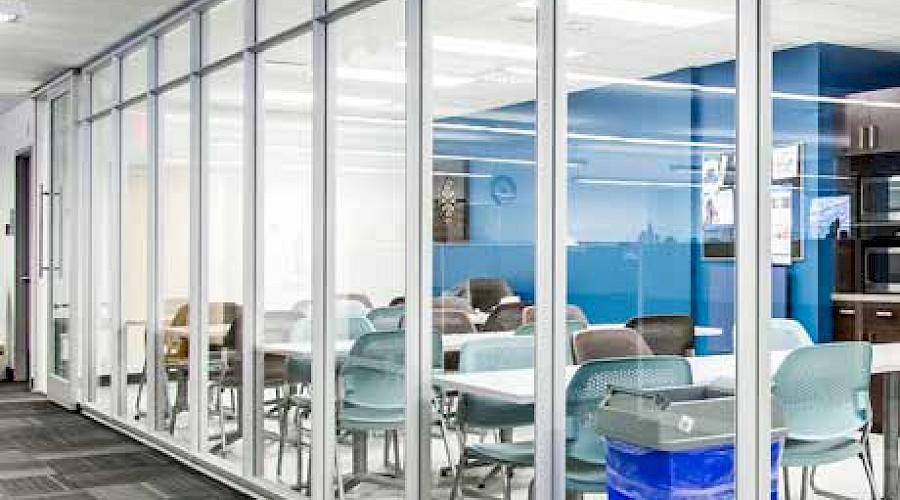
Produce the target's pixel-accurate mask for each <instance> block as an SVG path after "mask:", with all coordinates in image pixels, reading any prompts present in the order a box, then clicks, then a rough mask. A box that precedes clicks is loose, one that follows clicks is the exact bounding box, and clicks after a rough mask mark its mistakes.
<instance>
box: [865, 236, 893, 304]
mask: <svg viewBox="0 0 900 500" xmlns="http://www.w3.org/2000/svg"><path fill="white" fill-rule="evenodd" d="M865 279H866V283H865V287H866V290H865V291H866V292H874V293H900V246H881V247H874V246H873V247H867V248H866V250H865Z"/></svg>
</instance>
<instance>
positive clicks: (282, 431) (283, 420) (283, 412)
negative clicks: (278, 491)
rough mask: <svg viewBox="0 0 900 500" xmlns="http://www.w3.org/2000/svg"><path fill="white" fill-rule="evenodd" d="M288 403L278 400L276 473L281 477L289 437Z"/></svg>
mask: <svg viewBox="0 0 900 500" xmlns="http://www.w3.org/2000/svg"><path fill="white" fill-rule="evenodd" d="M286 406H287V403H286V402H285V401H279V402H278V462H277V465H276V466H275V473H276V475H277V476H278V477H279V478H280V477H281V470H282V465H283V464H284V442H285V440H286V439H287V414H288V409H287V408H286Z"/></svg>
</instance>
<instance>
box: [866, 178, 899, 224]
mask: <svg viewBox="0 0 900 500" xmlns="http://www.w3.org/2000/svg"><path fill="white" fill-rule="evenodd" d="M859 190H860V193H859V194H860V200H859V202H860V218H861V219H862V221H863V222H900V175H885V176H873V177H863V178H861V179H860V186H859Z"/></svg>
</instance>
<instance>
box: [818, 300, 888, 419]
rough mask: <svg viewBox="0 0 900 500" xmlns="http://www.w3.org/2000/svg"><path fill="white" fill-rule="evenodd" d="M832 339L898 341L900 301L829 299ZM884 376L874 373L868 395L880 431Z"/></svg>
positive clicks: (877, 341)
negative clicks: (832, 327)
mask: <svg viewBox="0 0 900 500" xmlns="http://www.w3.org/2000/svg"><path fill="white" fill-rule="evenodd" d="M832 317H833V320H834V336H833V338H834V341H835V342H847V341H859V340H863V341H868V342H872V343H876V344H881V343H887V342H900V303H896V302H871V301H863V300H859V301H851V300H835V301H834V302H833V303H832ZM883 387H884V376H882V375H873V376H872V384H871V386H870V390H869V395H870V399H871V402H872V410H873V416H874V418H873V425H872V428H873V431H874V432H878V433H880V432H881V398H882V390H883Z"/></svg>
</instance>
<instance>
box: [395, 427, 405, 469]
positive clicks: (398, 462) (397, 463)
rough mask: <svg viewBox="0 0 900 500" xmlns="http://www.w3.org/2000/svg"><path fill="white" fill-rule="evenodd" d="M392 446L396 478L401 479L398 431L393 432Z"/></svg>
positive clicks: (401, 467) (401, 466)
mask: <svg viewBox="0 0 900 500" xmlns="http://www.w3.org/2000/svg"><path fill="white" fill-rule="evenodd" d="M393 444H394V460H396V468H395V470H396V476H397V477H401V476H402V475H403V465H402V462H401V461H400V431H398V430H395V431H394V432H393Z"/></svg>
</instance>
